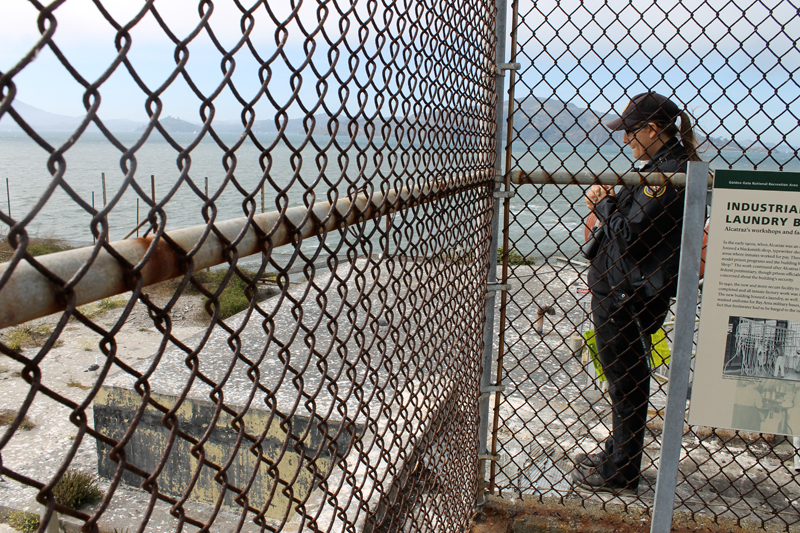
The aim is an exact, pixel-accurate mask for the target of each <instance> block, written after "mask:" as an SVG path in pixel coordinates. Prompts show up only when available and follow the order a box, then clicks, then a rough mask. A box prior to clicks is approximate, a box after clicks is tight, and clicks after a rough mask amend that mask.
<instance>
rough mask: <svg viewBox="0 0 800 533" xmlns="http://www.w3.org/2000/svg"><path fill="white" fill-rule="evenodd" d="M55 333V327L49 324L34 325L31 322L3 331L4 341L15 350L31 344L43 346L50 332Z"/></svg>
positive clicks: (57, 343) (58, 342)
mask: <svg viewBox="0 0 800 533" xmlns="http://www.w3.org/2000/svg"><path fill="white" fill-rule="evenodd" d="M51 333H53V327H52V326H48V325H47V324H40V325H38V326H34V325H31V324H23V325H21V326H18V327H16V328H10V329H7V330H6V331H5V332H4V333H3V343H5V345H6V346H8V347H9V348H11V349H12V350H14V351H17V352H18V351H20V350H22V349H23V348H28V347H31V346H43V345H44V343H45V342H47V339H49V338H50V334H51ZM59 344H61V342H60V341H57V342H56V344H55V345H56V346H58V345H59Z"/></svg>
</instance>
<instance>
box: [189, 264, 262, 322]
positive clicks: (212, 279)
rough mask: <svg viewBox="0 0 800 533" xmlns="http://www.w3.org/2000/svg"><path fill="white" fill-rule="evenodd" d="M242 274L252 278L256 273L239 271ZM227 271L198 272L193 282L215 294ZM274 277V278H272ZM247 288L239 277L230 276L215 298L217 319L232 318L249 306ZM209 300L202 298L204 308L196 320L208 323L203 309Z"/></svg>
mask: <svg viewBox="0 0 800 533" xmlns="http://www.w3.org/2000/svg"><path fill="white" fill-rule="evenodd" d="M240 270H241V272H242V274H244V275H245V276H247V277H248V278H253V277H255V275H256V272H253V271H249V270H245V269H240ZM226 273H227V270H215V271H213V272H200V273H198V274H196V275H195V280H197V281H199V282H201V283H202V284H203V286H204V287H205V289H206V290H207V291H209V292H215V291H217V290H218V289H219V287H220V285H221V284H222V282H223V281H224V279H225V274H226ZM273 277H274V276H273ZM268 279H269V277H268ZM246 288H247V283H246V282H245V280H243V279H242V278H241V277H239V276H238V275H236V274H233V275H231V278H230V279H229V280H228V284H227V285H226V286H225V288H224V289H223V290H222V293H220V295H219V297H218V298H217V303H218V305H219V317H220V318H221V319H226V318H229V317H232V316H233V315H235V314H236V313H239V312H241V311H244V310H245V309H247V308H248V307H249V306H250V300H249V299H248V298H247V295H246V294H245V289H246ZM209 300H210V298H208V297H206V296H204V297H203V305H204V308H203V309H202V310H200V311H199V312H198V317H197V318H198V320H202V321H208V320H209V314H208V312H207V311H206V309H205V305H206V304H207V302H208V301H209ZM214 307H215V306H214V305H213V304H212V306H211V310H212V312H213V310H214Z"/></svg>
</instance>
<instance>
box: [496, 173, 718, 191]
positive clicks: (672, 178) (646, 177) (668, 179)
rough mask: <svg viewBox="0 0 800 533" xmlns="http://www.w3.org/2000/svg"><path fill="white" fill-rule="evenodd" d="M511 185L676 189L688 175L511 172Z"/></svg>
mask: <svg viewBox="0 0 800 533" xmlns="http://www.w3.org/2000/svg"><path fill="white" fill-rule="evenodd" d="M510 174H511V183H513V184H514V185H548V184H554V185H569V184H578V185H594V184H598V183H599V184H603V185H617V184H625V185H642V184H648V185H664V184H665V183H671V184H672V185H674V186H675V187H685V186H686V174H684V173H682V172H676V173H674V174H662V173H661V172H646V173H640V172H625V173H622V174H618V173H616V172H614V171H612V170H606V171H605V172H600V173H599V174H595V173H593V172H589V171H588V170H582V171H579V172H570V171H568V170H559V171H557V172H547V171H545V170H534V171H531V172H526V171H524V170H512V171H511V173H510ZM712 184H713V174H709V175H708V186H709V187H710V186H711V185H712Z"/></svg>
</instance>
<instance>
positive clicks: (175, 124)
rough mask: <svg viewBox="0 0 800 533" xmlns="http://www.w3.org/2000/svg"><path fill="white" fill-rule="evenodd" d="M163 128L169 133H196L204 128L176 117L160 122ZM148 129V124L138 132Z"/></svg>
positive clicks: (140, 127)
mask: <svg viewBox="0 0 800 533" xmlns="http://www.w3.org/2000/svg"><path fill="white" fill-rule="evenodd" d="M158 123H159V124H161V126H162V127H163V128H164V129H165V130H167V133H194V132H196V131H199V130H201V129H202V128H203V127H202V126H200V125H199V124H192V123H191V122H186V121H185V120H181V119H179V118H175V117H166V118H162V119H161V120H159V121H158ZM146 128H147V125H146V124H142V125H141V126H139V127H138V128H136V131H144V130H145V129H146Z"/></svg>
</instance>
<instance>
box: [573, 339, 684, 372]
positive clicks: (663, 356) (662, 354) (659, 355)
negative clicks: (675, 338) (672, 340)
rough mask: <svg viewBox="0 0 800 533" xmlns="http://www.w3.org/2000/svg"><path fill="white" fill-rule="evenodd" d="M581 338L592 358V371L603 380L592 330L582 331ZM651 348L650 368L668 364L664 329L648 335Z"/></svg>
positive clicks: (668, 354) (667, 346) (667, 347)
mask: <svg viewBox="0 0 800 533" xmlns="http://www.w3.org/2000/svg"><path fill="white" fill-rule="evenodd" d="M583 338H584V339H586V346H587V347H588V348H589V356H590V357H591V358H592V364H593V365H594V373H595V375H596V376H597V379H599V380H600V381H605V380H606V377H605V376H604V375H603V365H601V364H600V360H599V359H598V358H597V341H595V339H594V330H593V329H589V330H586V331H584V332H583ZM650 342H652V346H653V348H652V349H651V350H650V361H649V363H650V369H651V370H654V369H656V368H658V367H659V366H661V365H665V364H669V356H670V351H669V343H668V342H667V335H666V333H664V330H663V329H661V328H659V330H658V331H656V332H655V333H653V334H652V335H651V336H650Z"/></svg>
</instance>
